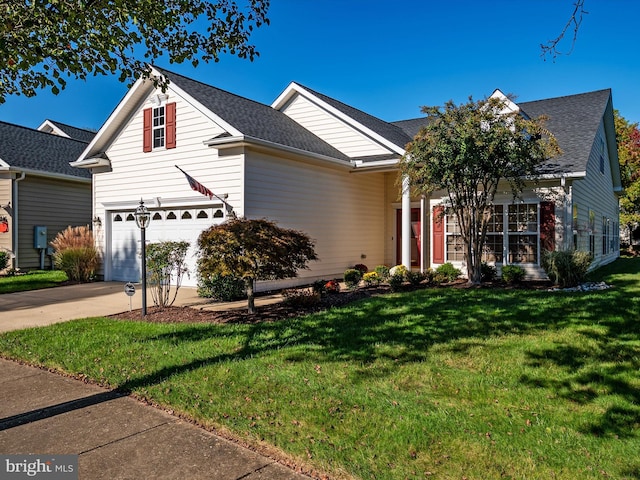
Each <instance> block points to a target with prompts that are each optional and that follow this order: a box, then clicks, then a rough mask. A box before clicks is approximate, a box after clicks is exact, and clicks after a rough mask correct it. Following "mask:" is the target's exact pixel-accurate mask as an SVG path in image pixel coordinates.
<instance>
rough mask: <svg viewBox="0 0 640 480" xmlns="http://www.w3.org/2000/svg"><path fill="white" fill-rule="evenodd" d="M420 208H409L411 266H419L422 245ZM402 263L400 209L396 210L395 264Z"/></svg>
mask: <svg viewBox="0 0 640 480" xmlns="http://www.w3.org/2000/svg"><path fill="white" fill-rule="evenodd" d="M421 232H422V225H421V222H420V209H419V208H412V209H411V266H412V267H420V249H421V246H422V241H421V240H422V238H421ZM401 263H402V210H396V265H400V264H401Z"/></svg>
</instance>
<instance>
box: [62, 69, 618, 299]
mask: <svg viewBox="0 0 640 480" xmlns="http://www.w3.org/2000/svg"><path fill="white" fill-rule="evenodd" d="M154 73H155V74H156V75H163V76H165V77H166V78H167V79H168V80H169V82H170V83H169V85H168V87H167V88H166V89H165V91H164V92H163V91H162V90H161V89H160V88H157V87H156V86H154V83H153V81H151V80H143V79H140V80H139V81H137V82H136V83H135V84H134V85H133V86H132V88H131V89H130V90H129V92H128V93H127V94H126V95H125V97H124V98H123V99H122V101H121V102H120V103H119V105H118V106H117V107H116V108H115V110H114V111H113V113H112V114H111V116H110V117H109V118H108V119H107V121H106V122H105V124H104V125H103V126H102V128H101V129H100V130H99V131H98V133H97V134H96V136H95V137H94V138H93V140H92V141H91V142H90V143H89V144H88V145H87V147H86V149H85V150H84V151H83V152H82V154H81V155H79V156H78V158H77V160H76V161H74V162H72V166H74V167H78V168H80V169H85V170H88V171H90V172H91V173H92V174H93V212H92V215H93V217H94V218H96V219H99V223H98V228H97V229H96V231H95V233H96V238H97V243H98V247H99V249H100V250H101V251H102V252H103V256H104V262H103V264H104V266H103V271H102V272H101V273H102V275H103V276H104V279H105V280H119V281H137V280H138V279H139V278H140V267H139V263H140V262H139V252H140V232H139V230H138V229H137V227H136V224H135V221H134V216H133V213H134V211H135V209H136V207H137V206H138V205H139V203H140V201H141V199H142V200H143V201H144V204H145V206H147V207H148V208H149V209H150V211H151V216H152V220H151V224H150V226H149V228H148V229H147V230H146V237H147V240H148V241H161V240H187V241H189V242H190V243H191V249H190V252H189V254H188V263H189V268H190V270H191V276H190V278H188V279H186V280H185V281H184V282H183V284H187V285H196V284H197V277H196V275H195V272H196V268H195V266H196V248H195V247H196V240H197V237H198V235H199V233H200V232H201V231H202V230H203V229H205V228H207V227H208V226H210V225H213V224H217V223H220V222H223V221H224V220H225V219H226V218H227V216H228V215H229V213H230V211H232V212H233V214H235V215H238V216H244V217H247V218H267V219H269V220H273V221H275V222H277V223H278V224H279V225H280V226H283V227H286V228H295V229H297V230H301V231H304V232H306V233H307V234H308V235H309V236H310V237H311V238H312V239H314V240H315V242H316V251H317V253H318V257H319V261H317V262H313V263H312V264H311V265H310V269H309V270H304V271H302V272H300V277H299V278H297V279H290V280H285V281H280V282H278V283H277V285H274V284H272V283H269V282H265V283H262V284H260V285H258V289H268V288H272V287H274V286H280V287H286V286H290V285H294V284H301V283H310V282H311V281H313V280H315V279H319V278H323V279H328V278H336V277H341V276H342V274H343V272H344V270H345V269H347V268H349V267H351V266H353V265H355V264H358V263H363V264H365V265H367V266H368V267H369V268H370V269H373V268H374V267H375V266H376V265H379V264H386V265H395V264H399V263H403V264H405V265H407V266H410V267H411V268H414V269H426V268H429V267H435V266H437V265H438V264H439V263H444V262H447V261H451V262H453V263H456V262H460V257H458V256H457V250H456V244H457V243H456V242H457V239H456V236H455V226H454V225H451V221H450V219H448V218H446V217H445V220H444V221H443V222H440V223H439V222H438V221H437V215H434V211H437V209H438V208H440V199H438V198H436V197H433V198H414V197H412V196H411V195H410V193H409V192H408V190H406V189H404V190H403V189H402V188H401V187H400V186H399V185H400V184H401V182H399V181H398V169H397V164H398V161H399V160H400V159H401V158H402V156H403V154H404V146H405V145H406V144H407V143H408V142H409V141H410V140H411V139H412V137H413V135H415V133H417V131H418V129H419V127H420V126H421V125H423V124H424V122H425V119H424V118H419V119H411V120H406V121H400V122H386V121H383V120H381V119H379V118H376V117H374V116H372V115H369V114H367V113H365V112H362V111H361V110H358V109H356V108H353V107H351V106H349V105H347V104H344V103H342V102H339V101H337V100H335V99H333V98H331V97H328V96H326V95H323V94H321V93H319V92H316V91H314V90H312V89H310V88H307V87H305V86H303V85H300V84H297V83H291V84H290V85H289V86H288V87H287V88H286V89H285V90H284V91H283V92H282V93H281V94H280V95H279V96H278V97H277V98H276V99H275V100H274V102H273V103H272V104H271V105H265V104H262V103H259V102H255V101H252V100H250V99H247V98H243V97H240V96H237V95H234V94H232V93H229V92H226V91H223V90H220V89H218V88H215V87H213V86H210V85H207V84H204V83H201V82H198V81H195V80H193V79H190V78H187V77H184V76H181V75H178V74H175V73H171V72H168V71H166V70H163V69H159V68H156V69H155V70H154ZM516 108H520V109H521V110H522V112H523V114H528V115H531V116H537V115H539V114H541V113H546V114H548V115H549V116H550V117H551V118H550V122H549V127H550V129H551V131H552V132H554V133H556V135H557V137H558V140H559V142H560V146H561V148H562V149H563V152H564V153H563V155H562V156H561V157H558V158H555V159H553V161H552V162H549V163H548V164H545V165H543V166H542V167H541V168H542V169H543V170H542V171H541V173H542V174H543V181H542V182H540V184H539V185H537V186H536V188H535V189H534V188H532V189H529V190H528V191H527V192H525V195H524V196H523V199H522V201H519V202H518V203H513V202H512V200H511V199H509V200H507V198H506V196H505V197H504V198H503V199H501V200H500V201H501V202H502V204H503V208H502V217H503V219H502V223H500V222H499V221H498V219H497V218H496V221H495V222H494V223H495V229H496V231H495V232H494V233H495V235H496V237H495V238H492V245H493V248H494V249H495V250H496V252H495V253H496V254H495V255H494V258H493V260H492V261H493V262H495V263H497V264H504V263H518V264H521V265H524V266H526V267H527V270H528V271H529V273H530V274H532V275H538V274H539V272H540V268H539V264H540V249H541V248H543V247H544V245H543V244H545V242H546V244H547V245H549V246H550V247H551V248H571V247H573V246H576V247H578V248H583V249H584V248H587V249H591V250H592V251H593V252H594V255H595V257H596V258H597V262H598V263H606V262H609V261H611V260H613V259H614V258H616V257H617V256H618V252H617V231H618V214H617V211H618V210H617V196H616V194H617V192H619V191H620V174H619V167H618V160H617V154H616V145H615V135H614V130H613V110H612V104H611V92H610V91H609V90H603V91H599V92H592V93H587V94H582V95H575V96H570V97H563V98H560V99H550V100H543V101H540V102H528V103H523V104H519V105H517V106H516ZM554 117H555V118H554ZM554 128H557V129H558V131H557V132H556V131H555V130H554ZM603 162H604V167H603ZM176 166H177V167H179V168H180V169H182V170H184V171H185V172H187V173H188V174H189V175H191V176H192V177H193V178H195V179H196V180H197V181H198V182H200V183H201V184H203V185H205V186H206V187H207V188H209V189H210V190H211V191H213V192H214V193H215V194H216V195H217V196H214V197H211V198H209V197H208V196H204V195H202V194H200V193H198V192H197V191H193V190H191V188H190V186H189V183H188V182H187V181H186V179H185V176H184V175H183V174H182V172H180V170H178V169H177V168H176ZM603 170H604V171H603ZM574 212H575V215H574ZM496 215H497V213H496ZM594 218H597V219H598V221H595V220H593V219H594ZM434 219H436V220H435V221H434ZM525 220H526V221H525ZM585 222H586V223H585ZM525 227H526V230H523V229H524V228H525ZM512 228H515V229H517V233H518V235H520V236H517V235H516V231H513V230H512ZM603 228H604V231H601V230H600V229H603ZM499 235H501V237H499V238H498V236H499ZM549 235H552V236H553V240H552V241H551V240H549ZM532 245H535V246H532ZM523 246H525V247H526V248H527V249H528V250H527V249H525V253H526V254H521V253H517V252H516V251H518V252H519V251H520V249H521V247H523Z"/></svg>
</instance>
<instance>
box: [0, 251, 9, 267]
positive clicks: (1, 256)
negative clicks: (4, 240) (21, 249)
mask: <svg viewBox="0 0 640 480" xmlns="http://www.w3.org/2000/svg"><path fill="white" fill-rule="evenodd" d="M7 265H9V254H8V253H7V252H0V270H4V269H5V268H7Z"/></svg>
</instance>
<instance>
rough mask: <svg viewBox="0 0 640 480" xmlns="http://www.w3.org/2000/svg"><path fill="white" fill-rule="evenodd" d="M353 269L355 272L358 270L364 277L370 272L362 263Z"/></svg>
mask: <svg viewBox="0 0 640 480" xmlns="http://www.w3.org/2000/svg"><path fill="white" fill-rule="evenodd" d="M353 268H354V269H355V270H358V271H359V272H360V273H361V274H362V275H364V274H365V273H367V272H368V271H369V269H368V268H367V266H366V265H364V264H362V263H358V264H356V265H354V266H353Z"/></svg>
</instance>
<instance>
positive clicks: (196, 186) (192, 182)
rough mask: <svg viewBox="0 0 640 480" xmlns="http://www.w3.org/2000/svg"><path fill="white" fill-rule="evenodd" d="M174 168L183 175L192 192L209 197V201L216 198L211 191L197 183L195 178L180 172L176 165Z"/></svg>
mask: <svg viewBox="0 0 640 480" xmlns="http://www.w3.org/2000/svg"><path fill="white" fill-rule="evenodd" d="M174 166H175V167H176V168H177V169H178V170H180V171H181V172H182V173H184V176H185V177H187V181H188V182H189V186H190V187H191V190H194V191H196V192H199V193H201V194H202V195H205V196H207V197H209V200H211V199H212V198H213V197H214V196H215V197H217V195H214V193H213V192H212V191H211V190H209V189H208V188H207V187H205V186H204V185H202V184H201V183H200V182H199V181H197V180H196V179H195V178H193V177H192V176H191V175H189V174H188V173H187V172H185V171H184V170H182V169H181V168H180V167H179V166H177V165H174Z"/></svg>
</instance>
